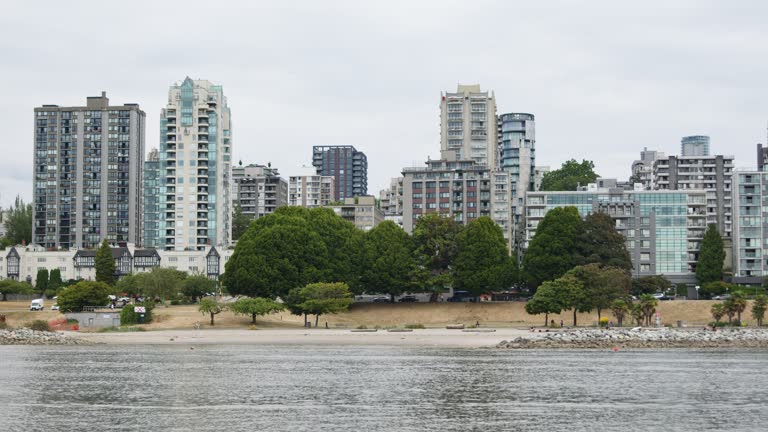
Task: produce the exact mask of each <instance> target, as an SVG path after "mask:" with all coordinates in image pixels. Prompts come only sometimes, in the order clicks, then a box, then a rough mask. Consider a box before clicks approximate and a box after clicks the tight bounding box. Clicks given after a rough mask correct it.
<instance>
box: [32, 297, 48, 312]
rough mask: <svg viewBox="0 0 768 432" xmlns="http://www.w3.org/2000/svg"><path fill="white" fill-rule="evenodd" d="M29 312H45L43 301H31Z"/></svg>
mask: <svg viewBox="0 0 768 432" xmlns="http://www.w3.org/2000/svg"><path fill="white" fill-rule="evenodd" d="M29 310H31V311H42V310H45V304H44V303H43V299H35V300H32V302H31V303H30V304H29Z"/></svg>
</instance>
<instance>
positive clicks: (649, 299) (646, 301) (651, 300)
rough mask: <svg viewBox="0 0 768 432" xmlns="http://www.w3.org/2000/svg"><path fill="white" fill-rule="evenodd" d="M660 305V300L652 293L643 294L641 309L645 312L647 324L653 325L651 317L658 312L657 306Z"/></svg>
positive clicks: (644, 316)
mask: <svg viewBox="0 0 768 432" xmlns="http://www.w3.org/2000/svg"><path fill="white" fill-rule="evenodd" d="M658 305H659V300H658V299H657V298H655V297H653V296H652V295H650V294H643V295H641V296H640V303H639V306H640V310H641V311H642V312H643V318H644V319H645V325H646V326H648V327H650V326H651V318H652V317H653V314H655V313H656V307H657V306H658Z"/></svg>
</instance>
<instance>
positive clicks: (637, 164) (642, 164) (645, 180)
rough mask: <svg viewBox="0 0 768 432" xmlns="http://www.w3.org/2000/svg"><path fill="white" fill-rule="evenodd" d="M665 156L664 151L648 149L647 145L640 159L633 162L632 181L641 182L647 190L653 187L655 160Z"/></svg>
mask: <svg viewBox="0 0 768 432" xmlns="http://www.w3.org/2000/svg"><path fill="white" fill-rule="evenodd" d="M664 157H665V155H664V153H662V152H659V151H656V150H648V148H647V147H645V148H643V151H641V152H640V159H639V160H636V161H634V162H632V177H631V178H630V183H640V184H642V185H643V189H645V190H650V189H652V188H653V162H654V161H655V160H656V159H661V158H664Z"/></svg>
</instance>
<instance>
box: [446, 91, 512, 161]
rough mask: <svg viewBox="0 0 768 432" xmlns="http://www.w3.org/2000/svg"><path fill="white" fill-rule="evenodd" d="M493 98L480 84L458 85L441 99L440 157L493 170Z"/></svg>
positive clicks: (495, 143)
mask: <svg viewBox="0 0 768 432" xmlns="http://www.w3.org/2000/svg"><path fill="white" fill-rule="evenodd" d="M496 133H497V127H496V97H495V96H494V94H493V92H487V91H486V92H484V91H482V90H481V89H480V85H479V84H475V85H461V84H459V86H458V89H457V90H456V92H455V93H450V92H445V93H442V94H441V99H440V158H441V159H444V160H449V161H459V160H472V161H474V162H475V163H477V164H478V165H481V166H486V167H488V168H489V169H493V168H495V167H496V163H497V153H498V150H497V146H498V142H497V139H496Z"/></svg>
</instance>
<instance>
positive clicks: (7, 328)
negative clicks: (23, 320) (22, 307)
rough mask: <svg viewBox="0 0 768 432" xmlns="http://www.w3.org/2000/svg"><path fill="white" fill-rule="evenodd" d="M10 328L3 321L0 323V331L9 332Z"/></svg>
mask: <svg viewBox="0 0 768 432" xmlns="http://www.w3.org/2000/svg"><path fill="white" fill-rule="evenodd" d="M10 329H11V326H9V325H8V323H7V322H5V321H0V330H10Z"/></svg>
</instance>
